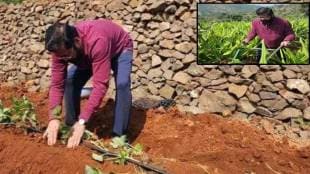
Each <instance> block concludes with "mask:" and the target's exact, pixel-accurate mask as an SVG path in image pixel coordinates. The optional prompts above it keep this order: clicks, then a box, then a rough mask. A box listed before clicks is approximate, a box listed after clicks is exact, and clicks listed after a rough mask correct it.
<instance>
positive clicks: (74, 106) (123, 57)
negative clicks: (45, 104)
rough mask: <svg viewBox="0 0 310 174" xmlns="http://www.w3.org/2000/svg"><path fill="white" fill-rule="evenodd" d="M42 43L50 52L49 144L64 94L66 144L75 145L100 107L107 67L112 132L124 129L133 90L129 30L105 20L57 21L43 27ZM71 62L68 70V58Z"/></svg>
mask: <svg viewBox="0 0 310 174" xmlns="http://www.w3.org/2000/svg"><path fill="white" fill-rule="evenodd" d="M45 47H46V49H47V50H48V51H49V52H50V53H51V54H52V58H51V59H52V67H51V69H52V76H51V86H50V91H49V123H48V127H47V130H46V132H45V133H44V137H47V139H48V145H54V144H55V143H56V140H57V133H58V130H59V125H60V121H59V117H57V115H56V114H55V110H57V108H59V107H60V108H61V103H62V98H63V96H64V101H65V102H64V104H65V110H66V114H65V123H66V124H67V125H70V126H73V127H72V128H73V133H72V136H71V137H70V138H69V140H68V144H67V147H68V148H73V147H76V146H78V145H79V143H80V141H81V138H82V136H83V133H84V130H85V124H86V123H87V121H88V120H89V118H90V117H91V115H92V114H93V113H94V111H96V109H97V108H98V107H99V105H100V103H101V100H102V98H103V97H104V95H105V94H106V92H107V89H108V84H109V76H110V71H111V69H112V70H113V74H114V77H115V84H116V97H115V104H116V106H115V111H114V114H115V118H114V127H113V131H112V132H113V135H117V136H120V135H124V134H126V130H127V128H128V123H129V120H130V109H131V103H132V96H131V90H130V84H131V80H130V72H131V67H132V56H133V42H132V39H131V38H130V36H129V34H128V33H127V32H125V31H124V30H123V29H122V28H121V27H120V26H118V25H117V24H115V23H113V22H112V21H109V20H88V21H83V22H80V23H77V24H76V25H75V26H71V25H68V23H66V24H63V23H59V22H56V23H55V24H53V25H51V26H50V27H48V29H47V31H46V35H45ZM69 63H70V64H72V66H71V68H69V70H68V71H67V66H68V64H69ZM91 76H92V83H93V90H92V92H91V94H90V97H89V99H88V102H87V106H86V108H85V109H84V110H82V112H81V113H80V94H81V89H82V88H83V86H84V85H85V83H86V82H87V81H88V80H89V78H90V77H91Z"/></svg>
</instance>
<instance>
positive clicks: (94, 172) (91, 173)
mask: <svg viewBox="0 0 310 174" xmlns="http://www.w3.org/2000/svg"><path fill="white" fill-rule="evenodd" d="M85 174H103V173H102V172H101V171H100V170H99V169H97V168H95V167H91V166H89V165H86V166H85Z"/></svg>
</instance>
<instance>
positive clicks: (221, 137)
mask: <svg viewBox="0 0 310 174" xmlns="http://www.w3.org/2000/svg"><path fill="white" fill-rule="evenodd" d="M0 91H1V93H0V99H1V100H3V101H4V104H5V105H9V104H10V98H11V97H12V96H20V95H22V94H26V95H27V96H28V97H29V98H30V100H31V101H33V102H34V103H36V108H37V115H38V117H39V120H40V121H41V122H42V123H43V124H46V115H45V114H46V113H47V94H46V93H37V94H30V93H27V92H26V91H25V90H23V89H21V88H7V87H1V88H0ZM113 108H114V103H113V101H112V100H109V101H106V102H104V103H103V106H102V107H101V109H100V110H99V111H98V112H97V113H96V114H95V116H94V117H93V119H92V120H91V122H90V126H89V129H90V130H93V131H95V132H96V133H97V134H98V135H99V136H100V137H101V138H102V139H103V140H104V139H107V138H108V136H109V132H110V131H111V127H112V126H111V125H112V123H113ZM132 114H133V115H132V120H131V125H130V130H129V132H130V133H129V139H130V141H131V142H132V143H133V144H134V143H136V142H139V143H141V144H143V145H144V148H145V151H146V152H147V154H148V155H149V158H150V160H151V162H152V163H153V164H155V165H158V166H162V167H163V168H164V169H166V170H167V171H168V172H169V173H173V174H205V173H210V174H213V173H221V174H222V173H223V174H234V173H251V172H252V173H256V174H260V173H264V174H269V173H270V174H278V173H283V174H285V173H288V174H289V173H291V174H298V173H300V174H307V173H310V147H309V146H308V147H304V148H302V149H297V148H296V147H290V146H289V145H288V142H287V141H286V140H285V139H283V141H280V142H279V141H275V140H274V139H273V138H272V137H271V136H270V135H267V134H266V133H265V132H264V131H263V130H259V129H257V128H256V127H255V126H253V125H251V124H248V123H244V122H241V121H236V120H230V119H224V118H221V117H218V116H214V115H208V114H201V115H196V116H191V115H183V114H181V113H179V112H178V111H176V110H175V109H170V110H169V111H161V110H147V111H145V110H139V109H135V108H134V109H133V112H132ZM37 136H39V135H37ZM37 136H34V137H29V136H25V135H23V134H22V133H18V132H17V131H16V130H12V129H3V128H1V129H0V159H1V160H0V173H62V172H63V173H83V169H84V167H85V165H86V164H89V165H92V166H95V167H99V168H101V169H102V171H105V172H116V173H137V169H135V168H134V166H132V165H126V166H117V165H115V164H112V163H110V162H106V163H104V164H100V163H97V162H94V161H93V160H91V158H90V154H91V152H90V151H89V150H88V149H86V148H84V147H79V148H78V149H76V150H68V149H66V148H65V147H63V146H61V145H57V146H56V147H49V146H47V145H45V143H44V142H43V141H39V140H40V139H39V138H38V137H37Z"/></svg>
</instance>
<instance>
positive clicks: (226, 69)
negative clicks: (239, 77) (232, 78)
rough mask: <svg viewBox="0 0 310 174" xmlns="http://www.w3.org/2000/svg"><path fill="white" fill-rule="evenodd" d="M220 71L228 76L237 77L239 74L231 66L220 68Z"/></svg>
mask: <svg viewBox="0 0 310 174" xmlns="http://www.w3.org/2000/svg"><path fill="white" fill-rule="evenodd" d="M219 69H220V70H221V71H223V72H224V73H225V74H228V75H236V74H237V73H236V71H235V69H234V68H233V67H232V66H230V65H222V66H219Z"/></svg>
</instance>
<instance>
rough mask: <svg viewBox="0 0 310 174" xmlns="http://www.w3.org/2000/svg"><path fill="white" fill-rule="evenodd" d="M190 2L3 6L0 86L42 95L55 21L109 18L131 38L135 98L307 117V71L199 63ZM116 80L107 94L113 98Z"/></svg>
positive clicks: (74, 0)
mask: <svg viewBox="0 0 310 174" xmlns="http://www.w3.org/2000/svg"><path fill="white" fill-rule="evenodd" d="M196 15H197V14H196V1H195V0H168V1H167V0H165V1H163V0H156V1H155V0H106V1H101V0H94V1H85V0H60V1H50V2H45V1H29V0H28V1H25V2H23V4H20V5H5V4H1V5H0V32H1V33H2V34H1V35H0V82H2V83H6V84H9V85H17V84H19V83H20V82H25V83H26V84H25V85H26V87H27V88H28V90H29V91H39V90H47V89H48V86H49V79H50V75H51V72H50V62H49V57H50V56H49V55H48V54H47V53H46V52H45V50H44V44H43V43H44V31H45V29H46V28H47V26H48V25H49V24H52V23H53V22H55V21H56V20H57V19H59V18H63V19H64V21H65V20H68V19H69V20H70V23H75V22H77V21H79V20H83V19H94V18H108V19H112V20H114V21H115V22H117V23H120V24H121V25H122V26H124V28H125V29H126V30H127V31H128V32H130V34H131V36H132V38H133V39H134V43H135V44H134V45H135V51H134V66H133V69H132V90H133V95H134V99H135V100H136V99H139V98H144V97H148V98H153V99H164V98H167V99H170V98H173V99H174V100H176V102H177V106H178V107H179V109H180V110H183V111H190V112H193V113H200V112H213V113H220V114H222V115H224V116H228V115H234V116H236V117H243V118H246V117H251V116H253V115H261V116H266V117H274V118H276V119H279V120H290V119H291V118H293V119H295V118H298V119H301V120H310V104H309V103H310V87H309V82H310V66H307V65H304V66H301V65H300V66H299V65H291V66H278V65H265V66H255V65H246V66H240V65H231V66H228V65H221V66H218V65H204V66H202V65H197V64H196V51H197V50H196V48H197V47H196V42H197V38H196ZM113 82H114V80H113V79H112V80H111V88H110V90H109V93H108V95H109V96H112V97H113V94H114V90H113V89H114V83H113Z"/></svg>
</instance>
